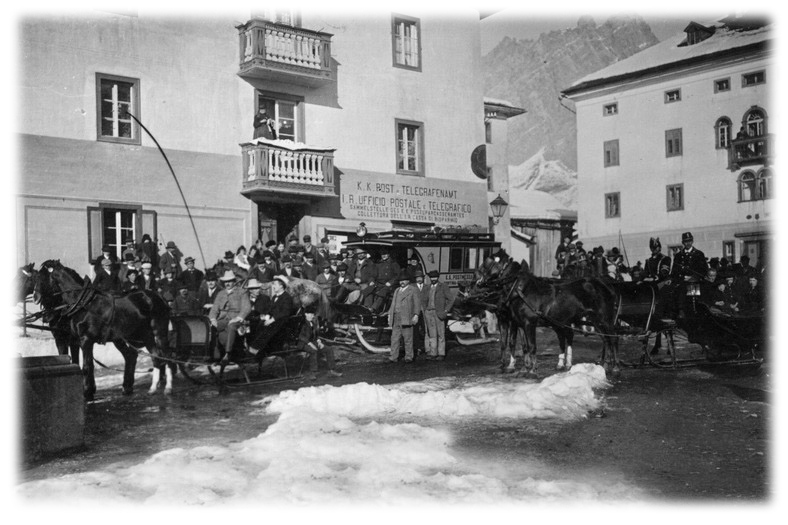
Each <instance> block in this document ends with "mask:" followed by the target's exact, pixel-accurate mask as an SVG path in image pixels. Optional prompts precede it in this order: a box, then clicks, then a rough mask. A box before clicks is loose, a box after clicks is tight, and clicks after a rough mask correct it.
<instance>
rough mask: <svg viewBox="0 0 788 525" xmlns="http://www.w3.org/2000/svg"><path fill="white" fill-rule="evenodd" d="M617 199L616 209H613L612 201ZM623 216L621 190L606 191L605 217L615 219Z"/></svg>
mask: <svg viewBox="0 0 788 525" xmlns="http://www.w3.org/2000/svg"><path fill="white" fill-rule="evenodd" d="M613 200H615V210H612V208H611V203H612V201H613ZM620 217H621V192H620V191H614V192H611V193H605V218H606V219H615V218H620Z"/></svg>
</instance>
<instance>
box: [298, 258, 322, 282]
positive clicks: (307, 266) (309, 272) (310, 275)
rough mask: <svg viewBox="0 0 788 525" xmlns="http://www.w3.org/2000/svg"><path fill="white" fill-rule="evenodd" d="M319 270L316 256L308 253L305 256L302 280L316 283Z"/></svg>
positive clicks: (302, 266)
mask: <svg viewBox="0 0 788 525" xmlns="http://www.w3.org/2000/svg"><path fill="white" fill-rule="evenodd" d="M319 271H320V270H319V268H318V267H317V264H316V263H315V255H314V254H313V253H311V252H306V253H305V254H304V263H303V264H302V265H301V270H300V272H301V278H302V279H309V280H310V281H314V280H315V279H317V275H318V273H319Z"/></svg>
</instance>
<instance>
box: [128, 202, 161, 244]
mask: <svg viewBox="0 0 788 525" xmlns="http://www.w3.org/2000/svg"><path fill="white" fill-rule="evenodd" d="M138 216H141V217H142V221H141V223H142V224H141V230H137V231H136V232H135V233H134V235H135V237H136V239H137V242H142V234H144V233H147V234H148V235H150V238H151V239H152V240H153V242H156V239H157V238H158V232H157V231H156V212H155V211H153V210H142V213H140V214H139V215H138Z"/></svg>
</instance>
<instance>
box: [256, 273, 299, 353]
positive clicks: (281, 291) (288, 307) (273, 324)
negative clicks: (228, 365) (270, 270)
mask: <svg viewBox="0 0 788 525" xmlns="http://www.w3.org/2000/svg"><path fill="white" fill-rule="evenodd" d="M288 282H289V279H288V278H287V277H286V276H284V275H276V276H274V280H273V281H271V291H272V292H273V296H272V297H271V309H270V310H269V311H268V313H267V314H265V315H263V316H262V317H261V318H260V320H261V322H262V326H261V327H260V328H259V329H258V330H257V332H256V333H255V335H254V338H253V340H252V341H251V342H250V343H249V352H250V353H252V354H255V355H257V360H258V361H260V362H262V360H263V357H265V353H266V351H267V350H268V348H267V347H268V344H269V342H270V341H271V340H272V339H273V338H274V336H276V335H277V334H278V333H279V331H280V330H281V329H282V328H283V327H284V325H285V323H286V322H287V320H288V319H289V318H290V316H291V315H293V312H294V311H295V305H294V304H293V298H292V297H290V294H289V293H287V285H288Z"/></svg>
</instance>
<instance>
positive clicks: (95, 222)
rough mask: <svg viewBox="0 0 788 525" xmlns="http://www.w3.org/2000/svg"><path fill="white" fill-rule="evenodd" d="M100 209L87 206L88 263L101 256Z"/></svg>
mask: <svg viewBox="0 0 788 525" xmlns="http://www.w3.org/2000/svg"><path fill="white" fill-rule="evenodd" d="M101 222H102V221H101V208H96V207H92V206H88V262H92V261H93V258H94V257H96V256H97V255H100V254H101V245H102V244H103V239H102V234H101V232H102V224H101Z"/></svg>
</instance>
